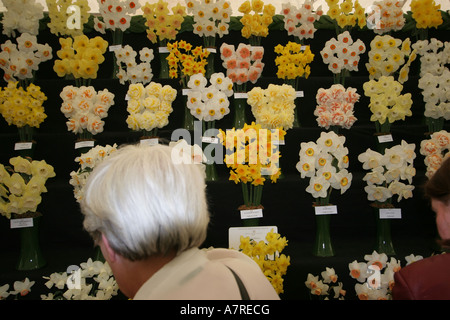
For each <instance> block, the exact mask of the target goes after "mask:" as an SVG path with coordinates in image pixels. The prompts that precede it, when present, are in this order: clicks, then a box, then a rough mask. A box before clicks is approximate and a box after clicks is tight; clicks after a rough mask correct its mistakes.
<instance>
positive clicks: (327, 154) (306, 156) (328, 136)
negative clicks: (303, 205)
mask: <svg viewBox="0 0 450 320" xmlns="http://www.w3.org/2000/svg"><path fill="white" fill-rule="evenodd" d="M344 143H345V137H344V136H338V135H337V134H336V133H335V132H333V131H330V132H321V133H320V137H319V138H318V139H317V141H316V142H312V141H311V142H302V143H301V144H300V152H299V156H300V161H299V162H298V163H297V164H296V168H297V170H298V171H299V172H300V177H301V178H302V179H304V178H310V182H309V185H308V187H307V188H306V192H308V193H310V194H311V195H312V196H313V198H315V199H316V202H317V204H318V205H327V204H329V198H330V195H331V191H332V190H333V189H336V190H340V193H341V194H343V193H344V192H346V191H347V190H348V189H349V188H350V185H351V182H352V177H353V175H352V173H350V172H349V171H348V170H347V168H348V166H349V158H348V149H347V148H346V147H345V146H344Z"/></svg>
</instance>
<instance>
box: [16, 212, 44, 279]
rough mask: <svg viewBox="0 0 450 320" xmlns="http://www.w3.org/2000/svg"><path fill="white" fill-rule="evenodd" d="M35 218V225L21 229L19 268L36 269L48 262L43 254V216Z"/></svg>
mask: <svg viewBox="0 0 450 320" xmlns="http://www.w3.org/2000/svg"><path fill="white" fill-rule="evenodd" d="M32 219H33V226H31V227H24V228H20V229H19V233H20V253H19V260H18V262H17V266H16V269H17V270H21V271H24V270H36V269H40V268H42V267H44V266H45V265H46V264H47V262H46V260H45V258H44V256H43V254H42V251H41V247H40V241H39V230H40V219H41V217H35V218H32Z"/></svg>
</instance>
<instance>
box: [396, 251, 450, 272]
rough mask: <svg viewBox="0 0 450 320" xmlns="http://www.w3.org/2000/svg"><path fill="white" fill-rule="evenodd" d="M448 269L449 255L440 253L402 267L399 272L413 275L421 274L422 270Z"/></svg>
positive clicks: (449, 265) (449, 264) (449, 263)
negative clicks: (415, 273)
mask: <svg viewBox="0 0 450 320" xmlns="http://www.w3.org/2000/svg"><path fill="white" fill-rule="evenodd" d="M449 267H450V254H448V253H442V254H436V255H433V256H431V257H428V258H424V259H422V260H419V261H416V262H413V263H411V264H409V265H407V266H405V267H403V268H402V269H401V270H400V272H402V273H406V272H407V273H414V272H422V271H424V270H429V271H431V270H440V269H442V268H445V269H448V268H449Z"/></svg>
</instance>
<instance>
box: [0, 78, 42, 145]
mask: <svg viewBox="0 0 450 320" xmlns="http://www.w3.org/2000/svg"><path fill="white" fill-rule="evenodd" d="M46 100H47V96H46V95H45V94H44V93H43V92H42V91H41V88H40V87H38V86H36V85H34V84H30V85H29V86H28V87H27V88H26V89H24V88H22V87H19V88H17V82H9V83H8V86H7V87H5V88H1V91H0V114H1V115H2V116H3V118H4V119H5V120H6V122H7V123H8V125H14V126H16V127H17V128H18V130H19V138H20V141H32V139H33V132H32V129H31V128H39V126H40V125H41V123H42V122H44V120H45V119H46V118H47V115H46V114H45V109H44V106H43V103H44V102H45V101H46Z"/></svg>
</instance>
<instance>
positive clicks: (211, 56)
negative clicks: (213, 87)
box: [205, 48, 216, 80]
mask: <svg viewBox="0 0 450 320" xmlns="http://www.w3.org/2000/svg"><path fill="white" fill-rule="evenodd" d="M210 49H214V50H215V48H210ZM215 56H216V54H215V53H214V52H212V51H210V52H209V56H208V58H207V64H206V70H205V78H206V79H208V80H209V79H211V75H212V74H213V73H214V59H215Z"/></svg>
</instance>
